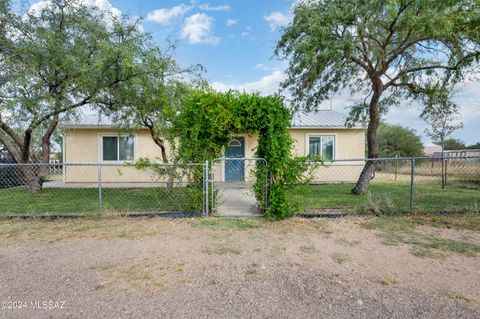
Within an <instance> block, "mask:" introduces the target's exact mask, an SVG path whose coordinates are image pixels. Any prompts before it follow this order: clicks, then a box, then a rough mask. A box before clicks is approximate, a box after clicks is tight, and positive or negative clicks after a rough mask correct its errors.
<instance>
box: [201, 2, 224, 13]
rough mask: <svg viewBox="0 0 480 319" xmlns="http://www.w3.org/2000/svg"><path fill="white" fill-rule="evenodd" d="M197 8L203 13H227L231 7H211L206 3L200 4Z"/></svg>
mask: <svg viewBox="0 0 480 319" xmlns="http://www.w3.org/2000/svg"><path fill="white" fill-rule="evenodd" d="M198 8H199V9H200V10H203V11H229V10H230V9H231V7H230V6H229V5H228V4H224V5H219V6H211V5H209V4H208V3H205V4H201V5H199V6H198Z"/></svg>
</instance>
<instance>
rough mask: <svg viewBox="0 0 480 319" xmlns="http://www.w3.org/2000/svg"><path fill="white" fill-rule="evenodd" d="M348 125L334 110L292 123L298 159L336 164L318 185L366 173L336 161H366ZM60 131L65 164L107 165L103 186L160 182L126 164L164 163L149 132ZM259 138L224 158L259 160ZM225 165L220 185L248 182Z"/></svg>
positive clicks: (218, 173) (76, 170) (70, 177)
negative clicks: (306, 157) (146, 160)
mask: <svg viewBox="0 0 480 319" xmlns="http://www.w3.org/2000/svg"><path fill="white" fill-rule="evenodd" d="M345 121H346V117H345V116H344V115H343V114H341V113H338V112H335V111H330V110H322V111H316V112H309V113H298V114H296V115H295V116H294V118H293V120H292V126H291V128H290V134H291V136H292V138H293V139H294V141H295V142H294V151H293V155H294V156H295V155H296V156H303V155H309V154H311V155H321V156H322V157H323V158H324V160H326V161H328V162H332V163H334V164H333V165H328V167H322V168H321V169H319V172H318V176H317V179H318V181H319V182H329V181H354V180H356V179H357V177H358V175H359V173H360V171H361V169H362V166H361V165H356V166H353V165H346V164H348V163H344V162H338V163H335V160H338V159H358V158H364V157H365V129H364V128H363V127H346V126H345ZM61 129H62V130H63V136H64V141H63V147H64V149H63V162H64V163H76V164H86V163H103V164H105V167H103V169H102V173H101V174H102V181H103V182H104V183H112V182H121V183H129V182H133V183H142V182H152V181H155V180H154V178H153V177H152V174H151V172H148V171H138V170H137V169H135V168H133V167H125V166H124V165H122V164H125V163H128V162H134V161H136V160H137V159H139V158H144V157H147V158H149V159H150V160H151V161H156V160H157V161H159V162H160V158H161V152H160V148H159V147H158V146H157V145H156V144H155V143H154V142H153V140H152V138H151V136H150V132H149V130H148V129H138V130H136V131H135V132H125V130H122V129H121V128H120V127H118V126H115V125H112V124H111V123H108V122H107V121H104V120H103V121H99V120H98V119H97V120H96V121H95V120H93V121H92V120H90V121H88V120H87V121H86V120H85V119H83V120H81V121H80V122H78V123H70V124H62V125H61ZM257 137H258V136H257V135H256V134H251V135H249V134H244V135H238V136H235V137H233V138H232V141H231V142H230V144H229V145H228V147H227V148H226V149H225V157H245V158H252V157H254V156H255V155H254V154H255V148H256V147H257ZM168 152H169V147H168V145H167V153H168ZM220 164H221V165H217V166H218V167H216V168H215V179H216V180H217V181H225V180H243V179H245V178H246V176H245V175H247V174H248V173H247V172H248V169H247V170H245V169H238V165H228V164H227V165H225V162H224V163H220ZM357 164H358V163H357ZM97 179H98V170H97V167H96V166H86V165H78V166H69V165H67V166H66V167H65V169H64V182H65V183H78V182H81V183H94V182H96V181H97Z"/></svg>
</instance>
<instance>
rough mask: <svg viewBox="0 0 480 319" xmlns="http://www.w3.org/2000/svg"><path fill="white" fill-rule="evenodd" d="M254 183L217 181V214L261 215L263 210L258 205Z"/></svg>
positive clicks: (223, 215) (222, 215) (227, 215)
mask: <svg viewBox="0 0 480 319" xmlns="http://www.w3.org/2000/svg"><path fill="white" fill-rule="evenodd" d="M252 186H253V184H252V183H245V182H216V183H215V189H216V190H217V206H216V207H215V208H216V209H215V216H221V217H260V216H262V215H263V212H262V211H261V209H259V207H258V206H257V201H256V199H255V194H254V193H253V188H252Z"/></svg>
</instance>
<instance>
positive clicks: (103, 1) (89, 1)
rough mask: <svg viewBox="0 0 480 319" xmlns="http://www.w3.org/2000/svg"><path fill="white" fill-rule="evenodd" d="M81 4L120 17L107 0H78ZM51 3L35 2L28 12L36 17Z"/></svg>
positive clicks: (48, 1) (45, 0) (46, 0)
mask: <svg viewBox="0 0 480 319" xmlns="http://www.w3.org/2000/svg"><path fill="white" fill-rule="evenodd" d="M79 2H80V3H81V4H83V5H85V6H89V7H97V8H99V9H100V10H101V11H104V12H108V13H110V14H111V15H112V16H113V17H120V16H121V15H122V12H121V11H120V10H119V9H117V8H115V7H114V6H112V4H111V3H110V2H109V1H108V0H80V1H79ZM51 3H52V1H51V0H43V1H39V2H36V3H34V4H32V5H31V6H30V8H29V9H28V12H29V13H30V14H33V15H36V14H37V15H38V14H40V12H41V11H42V10H43V9H45V8H46V7H48V6H49V5H50V4H51Z"/></svg>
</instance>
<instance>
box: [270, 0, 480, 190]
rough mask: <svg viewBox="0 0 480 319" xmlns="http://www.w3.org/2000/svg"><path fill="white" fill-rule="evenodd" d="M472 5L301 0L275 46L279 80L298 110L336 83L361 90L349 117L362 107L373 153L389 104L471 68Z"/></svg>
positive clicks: (474, 40) (453, 0)
mask: <svg viewBox="0 0 480 319" xmlns="http://www.w3.org/2000/svg"><path fill="white" fill-rule="evenodd" d="M478 8H479V1H478V0H424V1H416V0H385V1H377V0H361V1H358V0H306V1H300V2H298V3H297V4H296V5H295V6H294V9H293V20H292V22H291V23H290V24H289V25H288V26H287V27H286V28H285V29H284V31H283V34H282V36H281V38H280V40H279V42H278V44H277V48H276V54H277V55H279V56H282V57H286V58H289V66H288V69H287V75H288V78H287V80H286V81H285V82H284V83H283V86H284V88H289V89H290V92H291V95H292V100H293V103H294V106H295V107H296V108H304V109H314V108H315V107H316V105H318V104H319V103H320V102H322V101H323V100H325V99H328V98H329V97H330V94H331V93H332V92H333V93H334V92H337V91H339V90H341V89H350V90H351V92H353V93H354V94H356V95H362V96H363V98H364V99H363V103H359V104H358V105H356V106H354V107H353V108H352V112H351V118H352V119H353V120H358V119H359V117H360V115H361V114H365V113H366V114H367V118H368V129H367V144H368V157H369V158H377V157H378V156H379V145H378V141H377V128H378V125H379V123H380V114H381V112H385V111H386V109H387V107H388V106H391V105H395V104H398V103H399V101H400V99H401V98H402V99H405V98H410V99H415V98H418V97H421V96H423V93H424V92H425V87H426V86H427V85H428V84H429V83H432V82H437V81H439V80H442V82H450V83H455V82H457V81H461V80H462V78H463V76H464V75H465V73H466V72H467V71H469V70H472V72H478V69H476V71H475V69H474V68H473V65H474V64H478V61H479V57H480V10H479V9H478ZM375 168H376V164H375V161H367V162H366V164H365V167H364V168H363V170H362V173H361V174H360V177H359V179H358V181H357V184H356V185H355V187H354V188H353V190H352V193H354V194H363V193H364V192H365V190H366V189H367V187H368V184H369V182H370V180H371V179H372V178H373V176H374V174H373V173H374V171H375Z"/></svg>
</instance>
